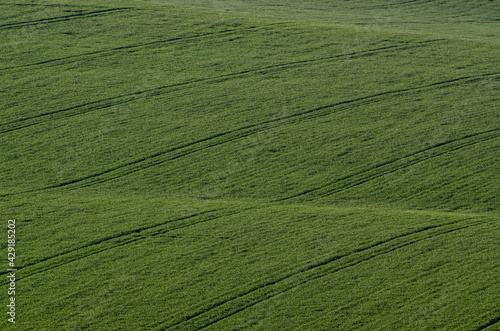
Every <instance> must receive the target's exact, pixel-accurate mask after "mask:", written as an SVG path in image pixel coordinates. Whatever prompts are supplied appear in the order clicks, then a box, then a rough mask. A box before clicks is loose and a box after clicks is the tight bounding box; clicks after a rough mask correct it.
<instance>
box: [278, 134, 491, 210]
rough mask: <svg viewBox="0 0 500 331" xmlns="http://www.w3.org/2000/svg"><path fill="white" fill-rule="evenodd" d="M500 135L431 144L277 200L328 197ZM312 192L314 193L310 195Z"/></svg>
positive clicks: (468, 136)
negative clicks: (400, 156)
mask: <svg viewBox="0 0 500 331" xmlns="http://www.w3.org/2000/svg"><path fill="white" fill-rule="evenodd" d="M498 137H500V128H496V129H492V130H487V131H484V132H479V133H474V134H469V135H466V136H463V137H460V138H457V139H454V140H449V141H445V142H442V143H439V144H436V145H434V146H430V147H428V148H426V149H423V150H420V151H418V152H415V153H411V154H409V155H406V156H404V157H402V158H399V159H396V160H391V161H387V162H385V163H381V164H378V165H376V166H374V167H372V168H370V169H367V170H363V171H360V172H357V173H354V174H351V175H348V176H345V177H342V178H339V179H337V180H335V181H333V182H330V183H327V184H325V185H322V186H319V187H316V188H313V189H308V190H306V191H303V192H300V193H297V194H294V195H292V196H289V197H286V198H282V199H278V200H277V201H284V200H289V199H293V198H298V197H302V196H308V197H307V198H306V200H314V199H318V198H323V197H327V196H329V195H332V194H335V193H338V192H341V191H344V190H347V189H350V188H353V187H356V186H358V185H361V184H364V183H366V182H369V181H372V180H374V179H377V178H379V177H382V176H384V175H387V174H390V173H393V172H396V171H399V170H401V169H405V168H408V167H410V166H413V165H416V164H419V163H422V162H424V161H427V160H429V159H432V158H435V157H438V156H441V155H443V154H447V153H451V152H454V151H456V150H459V149H461V148H465V147H468V146H471V145H475V144H479V143H482V142H486V141H489V140H492V139H496V138H498ZM311 194H313V195H312V196H310V195H311Z"/></svg>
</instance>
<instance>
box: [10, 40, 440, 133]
mask: <svg viewBox="0 0 500 331" xmlns="http://www.w3.org/2000/svg"><path fill="white" fill-rule="evenodd" d="M436 41H442V39H436V40H427V41H423V42H419V43H418V44H416V45H405V46H397V45H393V46H385V47H379V48H374V49H369V50H364V51H359V52H352V53H346V54H338V55H334V56H329V57H325V58H319V59H310V60H301V61H292V62H286V63H280V64H276V65H271V66H266V67H263V68H256V69H248V70H243V71H239V72H234V73H228V74H224V75H220V76H217V77H209V78H201V79H193V80H189V81H185V82H181V83H175V84H170V85H165V86H160V87H156V88H152V89H147V90H142V91H137V92H133V93H129V94H124V95H120V96H116V97H111V98H105V99H101V100H97V101H92V102H88V103H84V104H80V105H76V106H71V107H68V108H64V109H58V110H54V111H51V112H46V113H42V114H38V115H34V116H29V117H24V118H20V119H17V120H14V121H10V122H6V123H2V124H0V134H2V133H7V132H11V131H15V130H19V129H24V128H27V127H31V126H34V125H38V124H41V123H44V122H46V121H49V120H57V119H61V118H68V117H72V116H76V115H81V114H85V113H88V112H92V111H97V110H100V109H106V108H109V107H113V106H118V105H121V104H125V103H129V102H132V101H137V100H140V99H143V98H149V97H154V96H158V95H162V94H164V93H168V92H172V91H174V90H175V89H176V88H180V87H184V86H189V85H194V84H199V83H217V82H224V81H226V80H228V79H234V78H241V77H244V76H246V75H252V74H256V73H260V74H265V73H268V72H276V71H280V70H286V69H289V68H294V67H297V66H301V65H308V64H311V63H318V62H325V61H333V60H336V59H339V58H343V57H348V58H357V57H364V56H370V55H375V54H378V53H380V52H384V51H387V50H400V49H407V48H412V47H422V45H425V44H428V43H432V42H436ZM127 47H128V46H127ZM130 47H135V46H130ZM383 94H385V93H382V94H380V95H383ZM370 97H371V96H369V97H367V98H370Z"/></svg>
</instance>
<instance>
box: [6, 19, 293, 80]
mask: <svg viewBox="0 0 500 331" xmlns="http://www.w3.org/2000/svg"><path fill="white" fill-rule="evenodd" d="M282 24H284V23H275V24H269V25H265V26H258V27H257V26H250V27H247V28H240V29H226V30H221V31H216V32H207V33H202V34H197V35H191V36H178V37H172V38H169V39H163V40H155V41H151V42H147V43H141V44H133V45H124V46H118V47H114V48H110V49H103V50H99V51H94V52H87V53H81V54H75V55H70V56H65V57H61V58H55V59H50V60H45V61H40V62H35V63H28V64H22V65H17V66H11V67H5V68H0V71H4V70H13V69H22V68H26V67H34V66H40V65H43V64H48V63H53V62H61V63H54V64H53V65H51V66H47V67H54V66H58V65H65V64H71V63H75V62H78V61H83V60H88V59H89V58H103V57H106V56H113V55H117V53H118V52H119V51H124V50H134V49H141V48H145V47H149V46H155V45H160V47H161V45H162V44H168V43H172V42H177V41H184V40H191V39H199V38H203V37H208V36H218V35H223V36H226V35H230V34H232V33H235V32H240V31H241V32H243V31H252V30H259V29H263V28H269V27H272V26H274V25H282ZM93 55H100V56H95V57H93ZM79 58H81V59H79ZM75 59H76V60H75ZM67 60H69V61H67ZM44 68H45V67H43V68H41V69H44Z"/></svg>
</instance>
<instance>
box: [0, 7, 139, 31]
mask: <svg viewBox="0 0 500 331" xmlns="http://www.w3.org/2000/svg"><path fill="white" fill-rule="evenodd" d="M131 9H132V8H131V7H123V8H111V9H104V10H95V11H90V12H86V13H78V14H72V15H66V16H58V17H49V18H42V19H39V20H32V21H24V22H13V23H5V24H0V29H12V28H18V27H23V26H28V25H40V24H49V23H57V22H63V21H70V20H74V19H79V18H86V17H93V16H100V15H103V14H108V13H111V12H119V11H125V10H131Z"/></svg>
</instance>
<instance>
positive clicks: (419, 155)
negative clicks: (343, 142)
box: [2, 73, 500, 201]
mask: <svg viewBox="0 0 500 331" xmlns="http://www.w3.org/2000/svg"><path fill="white" fill-rule="evenodd" d="M491 75H498V73H494V74H483V75H479V76H467V77H461V78H456V79H452V80H446V81H442V82H437V83H432V84H429V85H425V86H420V87H414V88H408V89H400V90H395V91H387V92H382V93H378V94H375V95H370V96H366V97H360V98H356V99H351V100H346V101H341V102H337V103H334V104H330V105H326V106H322V107H318V108H314V109H310V110H306V111H304V112H300V113H296V114H292V115H287V116H284V117H280V118H276V119H272V120H267V121H263V122H260V123H256V124H251V125H248V126H244V127H240V128H237V129H234V130H230V131H226V132H222V133H218V134H215V135H212V136H209V137H206V138H203V139H200V140H196V141H193V142H189V143H186V144H184V145H180V146H176V147H172V148H169V149H167V150H164V151H161V152H158V153H155V154H152V155H149V156H145V157H142V158H139V159H136V160H133V161H130V162H127V163H124V164H120V165H117V166H114V167H111V168H108V169H106V170H105V171H102V172H99V173H94V174H91V175H87V176H83V177H80V178H75V179H72V180H69V181H66V182H62V183H58V184H55V185H51V186H46V187H43V188H39V189H33V190H30V191H25V192H16V193H9V194H4V195H2V196H10V195H15V194H23V193H30V192H37V191H43V190H48V189H54V188H61V187H68V186H69V187H71V188H81V187H87V186H91V185H95V184H99V183H103V182H106V181H109V180H112V179H117V178H120V177H123V176H126V175H129V174H132V173H135V172H137V171H140V170H145V169H148V168H150V167H153V166H156V165H159V164H162V163H164V162H167V161H171V160H174V159H177V158H180V157H183V156H186V155H189V154H192V153H194V152H197V151H201V150H204V149H207V148H211V147H215V146H218V145H221V144H225V143H228V142H231V141H234V140H237V139H241V138H244V137H247V136H249V135H252V134H255V133H258V132H261V131H264V130H267V129H270V128H274V127H275V126H276V124H280V125H282V123H283V124H290V123H294V122H297V121H303V120H306V119H307V120H310V119H314V118H317V117H320V116H326V115H329V114H331V112H332V108H335V107H339V106H347V107H353V106H356V105H358V106H359V105H360V104H363V103H371V102H375V101H380V100H382V99H383V98H386V97H392V96H394V95H398V94H402V93H407V92H415V91H421V90H423V89H427V88H435V87H442V86H443V85H447V84H455V83H461V82H463V81H471V82H472V81H476V80H479V79H482V78H485V77H489V76H491ZM89 105H92V103H89ZM92 107H106V104H100V105H97V106H94V105H92ZM499 130H500V129H494V130H490V131H486V132H482V133H477V134H472V135H468V136H465V137H462V138H459V139H457V140H454V141H448V142H444V143H441V144H438V145H434V146H431V147H429V148H427V149H425V150H422V151H418V152H416V153H413V154H410V155H407V156H405V157H403V158H400V159H397V160H392V161H388V162H386V163H383V164H379V165H377V166H375V167H373V168H372V169H368V170H365V171H362V172H360V173H356V174H353V175H349V176H346V177H344V178H341V179H339V180H336V181H335V182H331V183H328V184H326V185H323V186H321V187H318V188H314V189H309V190H306V191H303V192H300V193H297V194H294V195H292V196H289V197H285V198H281V199H277V201H284V200H288V199H292V198H296V197H300V196H304V195H309V194H310V193H313V192H318V194H317V196H318V197H322V196H326V195H330V194H333V193H336V192H338V191H339V190H342V189H346V188H349V187H352V186H356V185H360V184H362V183H364V182H366V181H368V180H371V179H374V178H377V177H380V176H382V175H385V174H387V173H390V172H394V171H397V170H398V169H402V167H404V166H405V162H406V166H408V165H411V164H415V163H419V162H422V161H424V160H427V159H429V158H430V157H435V156H439V155H441V154H444V153H448V152H451V151H454V150H456V149H459V148H462V147H466V146H469V145H472V144H476V143H480V142H483V141H486V140H490V139H494V138H497V137H498V135H499ZM452 143H454V144H452ZM441 146H444V147H441ZM339 183H340V184H341V185H340V186H336V185H338V184H339ZM332 187H333V188H332Z"/></svg>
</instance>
